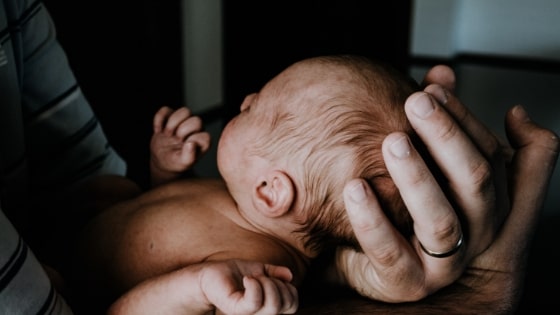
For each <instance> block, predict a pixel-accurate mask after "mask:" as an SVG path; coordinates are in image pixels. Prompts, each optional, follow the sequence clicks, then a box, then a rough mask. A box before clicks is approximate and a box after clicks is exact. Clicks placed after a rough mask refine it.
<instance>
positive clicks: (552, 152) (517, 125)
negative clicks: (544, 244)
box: [502, 106, 560, 250]
mask: <svg viewBox="0 0 560 315" xmlns="http://www.w3.org/2000/svg"><path fill="white" fill-rule="evenodd" d="M506 133H507V135H508V139H509V141H510V143H511V144H512V146H513V148H514V149H515V150H516V151H515V155H514V158H513V161H512V166H511V167H512V169H511V175H512V178H511V182H512V185H511V191H512V194H511V198H512V210H511V214H510V216H509V218H508V221H507V222H506V225H505V226H504V232H503V233H502V235H507V236H508V239H507V240H504V242H505V243H506V245H507V246H504V247H503V248H504V250H508V248H509V247H512V246H519V247H521V248H527V247H528V246H529V243H530V241H531V237H527V235H529V236H531V233H532V231H534V230H535V224H536V223H537V219H538V217H539V216H538V214H539V211H540V209H542V206H543V203H544V200H545V197H546V193H547V191H548V185H549V181H550V177H551V176H552V173H553V170H554V168H555V166H556V163H557V160H558V153H559V150H560V141H559V138H558V135H556V134H555V133H554V132H552V131H551V130H548V129H545V128H542V127H540V126H539V125H537V124H535V123H534V122H533V121H531V119H530V118H529V116H528V115H527V113H526V112H525V110H524V109H523V107H521V106H515V107H513V108H512V109H511V110H510V111H509V112H508V114H507V116H506Z"/></svg>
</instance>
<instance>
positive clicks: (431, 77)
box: [422, 65, 455, 91]
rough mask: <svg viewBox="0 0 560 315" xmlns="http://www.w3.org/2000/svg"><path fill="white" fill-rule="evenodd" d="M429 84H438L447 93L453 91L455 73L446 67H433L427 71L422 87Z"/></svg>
mask: <svg viewBox="0 0 560 315" xmlns="http://www.w3.org/2000/svg"><path fill="white" fill-rule="evenodd" d="M430 84H439V85H441V86H443V87H445V88H446V89H447V90H449V91H455V73H454V72H453V70H452V69H451V68H449V67H448V66H445V65H437V66H434V67H432V68H431V69H430V70H428V72H427V73H426V75H425V76H424V80H423V81H422V86H428V85H430Z"/></svg>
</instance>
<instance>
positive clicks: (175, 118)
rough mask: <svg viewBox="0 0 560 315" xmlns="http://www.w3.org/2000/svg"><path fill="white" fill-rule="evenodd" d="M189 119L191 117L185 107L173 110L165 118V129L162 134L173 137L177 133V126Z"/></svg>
mask: <svg viewBox="0 0 560 315" xmlns="http://www.w3.org/2000/svg"><path fill="white" fill-rule="evenodd" d="M189 117H191V111H190V109H188V108H186V107H181V108H179V109H177V110H175V111H174V112H173V113H172V114H171V115H170V116H169V117H168V118H167V121H166V122H165V127H164V129H163V132H164V133H165V134H166V135H168V136H171V135H174V134H175V133H176V132H177V130H178V128H179V126H180V125H181V124H182V123H183V122H184V121H185V120H187V119H188V118H189Z"/></svg>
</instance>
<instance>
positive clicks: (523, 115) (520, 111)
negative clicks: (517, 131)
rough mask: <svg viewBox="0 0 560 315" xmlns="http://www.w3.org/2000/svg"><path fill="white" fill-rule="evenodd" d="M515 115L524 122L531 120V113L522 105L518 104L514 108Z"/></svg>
mask: <svg viewBox="0 0 560 315" xmlns="http://www.w3.org/2000/svg"><path fill="white" fill-rule="evenodd" d="M513 116H515V117H516V118H517V119H519V120H521V121H524V122H527V121H531V118H529V114H527V111H526V110H525V108H523V106H521V105H517V106H515V107H514V108H513Z"/></svg>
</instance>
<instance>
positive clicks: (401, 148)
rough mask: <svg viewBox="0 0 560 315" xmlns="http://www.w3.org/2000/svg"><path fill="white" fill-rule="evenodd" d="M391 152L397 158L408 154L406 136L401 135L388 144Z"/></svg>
mask: <svg viewBox="0 0 560 315" xmlns="http://www.w3.org/2000/svg"><path fill="white" fill-rule="evenodd" d="M389 148H390V150H391V153H392V154H393V155H394V156H396V157H397V158H399V159H405V158H407V157H409V156H410V144H409V143H408V138H407V137H401V138H399V139H398V140H395V142H393V143H391V145H390V147H389Z"/></svg>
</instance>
